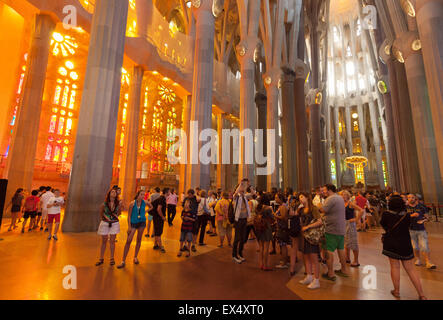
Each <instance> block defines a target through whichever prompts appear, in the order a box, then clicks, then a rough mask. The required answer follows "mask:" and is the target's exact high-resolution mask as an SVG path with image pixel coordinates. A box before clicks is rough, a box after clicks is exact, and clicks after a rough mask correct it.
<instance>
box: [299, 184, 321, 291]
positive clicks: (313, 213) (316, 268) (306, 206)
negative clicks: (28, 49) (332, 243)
mask: <svg viewBox="0 0 443 320" xmlns="http://www.w3.org/2000/svg"><path fill="white" fill-rule="evenodd" d="M297 213H298V216H299V217H300V224H301V231H302V233H303V236H302V237H300V251H301V252H302V253H303V262H304V265H305V271H306V277H305V278H304V279H303V280H301V281H300V283H301V284H304V285H307V286H308V288H309V289H318V288H320V263H319V261H318V255H319V253H320V246H319V244H318V243H311V242H309V241H308V239H307V238H306V237H305V234H306V232H307V231H308V230H313V229H316V228H318V227H320V226H321V225H322V223H323V222H322V220H321V216H320V211H319V210H318V208H317V207H316V206H314V204H313V203H312V196H311V195H310V194H309V193H307V192H302V193H301V194H300V206H299V207H298V208H297Z"/></svg>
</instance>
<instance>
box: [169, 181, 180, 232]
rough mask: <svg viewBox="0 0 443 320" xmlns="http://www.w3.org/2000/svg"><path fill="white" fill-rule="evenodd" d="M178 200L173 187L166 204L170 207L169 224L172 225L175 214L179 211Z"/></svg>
mask: <svg viewBox="0 0 443 320" xmlns="http://www.w3.org/2000/svg"><path fill="white" fill-rule="evenodd" d="M177 202H178V197H177V195H176V194H175V192H174V189H171V192H170V193H169V195H168V197H167V198H166V206H167V209H168V225H169V226H170V227H172V222H173V221H174V218H175V214H176V213H177Z"/></svg>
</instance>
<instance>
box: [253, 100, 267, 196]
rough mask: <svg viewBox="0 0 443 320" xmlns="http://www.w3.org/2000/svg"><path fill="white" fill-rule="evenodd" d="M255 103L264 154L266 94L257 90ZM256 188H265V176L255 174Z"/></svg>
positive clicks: (264, 152)
mask: <svg viewBox="0 0 443 320" xmlns="http://www.w3.org/2000/svg"><path fill="white" fill-rule="evenodd" d="M255 105H256V107H257V114H258V129H260V130H263V154H266V147H267V145H266V144H267V143H266V141H267V140H266V134H265V132H266V108H267V98H266V95H265V94H263V93H260V92H257V93H256V95H255ZM257 167H266V164H264V165H258V164H257ZM257 189H258V190H263V191H265V190H267V189H266V176H265V175H258V176H257Z"/></svg>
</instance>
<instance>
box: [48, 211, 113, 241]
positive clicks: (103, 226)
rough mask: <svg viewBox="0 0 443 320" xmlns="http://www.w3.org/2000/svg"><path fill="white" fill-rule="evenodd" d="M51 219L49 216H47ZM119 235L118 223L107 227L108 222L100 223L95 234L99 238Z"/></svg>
mask: <svg viewBox="0 0 443 320" xmlns="http://www.w3.org/2000/svg"><path fill="white" fill-rule="evenodd" d="M49 217H51V215H49ZM119 233H120V223H119V222H118V221H117V222H114V223H112V225H111V227H109V222H105V221H101V222H100V225H99V226H98V231H97V234H98V235H99V236H107V235H115V234H119Z"/></svg>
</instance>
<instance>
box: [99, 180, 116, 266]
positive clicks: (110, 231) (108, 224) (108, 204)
mask: <svg viewBox="0 0 443 320" xmlns="http://www.w3.org/2000/svg"><path fill="white" fill-rule="evenodd" d="M120 214H121V206H120V200H119V198H118V194H117V190H115V189H114V188H112V189H110V190H109V191H108V193H107V194H106V198H105V202H104V203H103V204H102V205H101V207H100V218H101V222H100V225H99V227H98V231H97V234H98V235H100V236H101V237H102V245H101V248H100V259H99V260H98V262H97V263H96V264H95V265H96V266H100V265H102V264H103V261H104V259H103V257H104V255H105V250H106V243H107V242H108V241H109V247H110V250H111V258H110V265H111V266H113V265H114V264H115V261H114V252H115V237H116V236H117V234H119V233H120V223H119V220H118V219H119V216H120Z"/></svg>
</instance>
